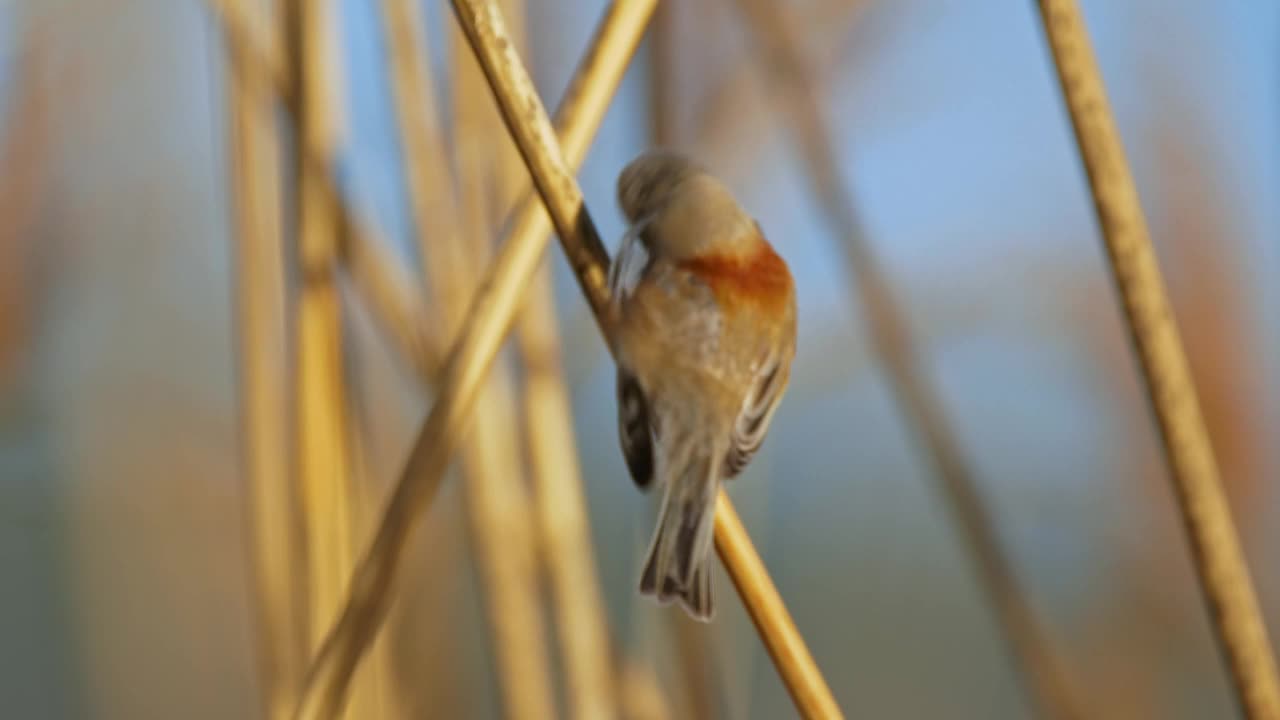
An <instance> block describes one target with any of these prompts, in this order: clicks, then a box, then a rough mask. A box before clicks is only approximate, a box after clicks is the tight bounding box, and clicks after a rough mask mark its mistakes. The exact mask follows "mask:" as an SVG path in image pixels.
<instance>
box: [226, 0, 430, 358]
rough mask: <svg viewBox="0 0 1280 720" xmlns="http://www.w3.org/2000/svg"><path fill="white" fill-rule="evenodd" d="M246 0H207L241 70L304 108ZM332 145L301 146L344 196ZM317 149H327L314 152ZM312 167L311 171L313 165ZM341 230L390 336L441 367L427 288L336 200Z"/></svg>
mask: <svg viewBox="0 0 1280 720" xmlns="http://www.w3.org/2000/svg"><path fill="white" fill-rule="evenodd" d="M242 1H243V0H208V2H209V4H210V6H211V7H212V9H213V10H214V12H215V13H216V14H217V16H218V19H219V21H220V22H221V24H222V26H223V29H224V32H225V34H226V36H227V40H228V43H229V44H230V45H231V46H232V47H233V51H234V52H236V53H237V54H239V55H240V56H241V57H242V58H243V60H242V61H241V62H240V63H238V68H239V70H238V71H240V72H246V73H251V74H253V75H255V76H262V79H261V80H260V81H262V82H267V83H269V84H270V86H271V87H272V88H273V89H274V90H275V92H276V93H278V94H279V96H280V97H281V100H282V101H283V103H284V105H285V107H286V108H288V109H289V110H291V111H293V112H294V113H295V115H296V113H297V112H298V111H299V107H298V95H297V93H296V92H295V85H294V78H293V77H291V75H290V74H289V72H288V70H289V69H288V67H287V66H286V64H285V60H284V56H283V53H282V52H281V51H280V49H279V48H280V47H282V46H283V45H284V44H285V43H273V42H271V41H270V40H269V39H268V37H267V36H266V33H265V32H263V31H262V30H260V29H259V23H258V22H257V18H256V16H255V15H253V14H249V13H247V12H246V11H245V10H244V9H243V8H242V7H241V5H240V3H241V2H242ZM332 149H333V148H319V149H316V148H310V147H302V148H301V150H302V151H303V152H304V153H305V154H304V155H303V157H302V162H303V163H307V164H315V165H316V166H317V169H316V170H315V171H314V172H316V173H317V174H318V175H319V176H320V177H321V178H322V180H323V182H324V184H325V188H326V190H325V191H326V192H327V193H330V194H332V195H333V196H334V197H338V198H340V197H341V196H342V191H341V189H340V188H339V187H338V186H337V183H336V182H335V178H336V171H335V167H334V166H335V164H336V160H337V159H336V157H334V156H333V154H332V152H331V151H332ZM312 150H317V151H318V152H319V151H323V152H324V153H326V154H322V155H321V154H313V153H311V151H312ZM309 172H311V171H309ZM335 212H336V213H337V220H336V222H337V223H338V224H339V227H340V228H341V230H340V233H339V253H340V255H339V259H340V260H341V261H342V264H343V266H344V267H345V268H346V270H347V271H348V272H349V274H350V275H351V279H352V281H353V282H354V285H355V289H356V292H357V295H358V297H359V298H360V299H361V300H362V301H363V302H364V303H365V305H366V306H367V307H368V310H369V311H370V314H371V315H372V316H373V319H374V321H375V322H376V324H377V327H378V329H379V331H380V332H382V333H383V334H384V335H386V336H387V338H388V339H389V340H390V342H391V344H392V346H393V347H395V348H397V350H398V351H399V354H400V355H401V356H402V357H404V358H406V359H407V360H408V361H409V363H410V365H411V366H412V369H413V370H415V371H416V372H418V373H420V374H422V375H424V376H425V377H427V378H431V377H433V376H434V374H435V373H436V372H438V370H439V366H440V363H441V361H442V358H441V349H440V346H439V337H438V334H436V333H435V332H433V331H432V328H430V327H428V326H426V325H424V324H423V321H422V318H424V317H426V313H424V312H423V308H422V306H423V302H422V289H421V288H420V287H417V286H415V284H414V282H413V279H412V278H411V277H409V276H408V275H406V273H405V272H404V271H403V269H402V268H401V266H400V263H399V262H398V261H397V260H396V258H395V257H394V255H393V254H392V253H391V251H390V246H389V245H388V244H387V243H386V241H385V240H384V239H383V238H382V237H381V236H379V235H378V234H377V233H375V232H374V231H373V229H372V227H370V225H369V224H368V223H367V222H365V221H364V220H363V219H361V218H360V217H358V216H357V215H356V213H355V212H354V211H353V210H352V209H351V205H349V204H348V203H345V202H339V203H337V204H336V206H335Z"/></svg>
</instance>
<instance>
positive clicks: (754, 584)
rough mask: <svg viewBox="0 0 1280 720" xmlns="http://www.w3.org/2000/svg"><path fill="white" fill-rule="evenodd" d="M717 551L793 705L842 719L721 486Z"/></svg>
mask: <svg viewBox="0 0 1280 720" xmlns="http://www.w3.org/2000/svg"><path fill="white" fill-rule="evenodd" d="M716 550H717V551H718V552H719V553H720V559H721V560H722V561H723V562H724V567H725V570H726V571H728V573H729V579H730V580H732V581H733V585H734V587H736V588H737V589H738V594H739V595H741V596H742V604H743V605H744V606H745V607H746V608H747V614H748V615H750V616H751V622H753V623H755V626H756V631H757V632H758V633H759V634H760V639H761V640H763V641H764V646H765V649H766V650H768V651H769V656H770V657H771V658H773V664H774V665H775V666H777V668H778V669H779V671H781V672H782V679H783V682H784V683H785V684H786V686H787V692H789V693H791V699H792V701H793V702H795V705H796V709H797V710H799V711H800V714H801V715H802V716H804V717H806V718H842V717H844V715H843V714H841V712H840V708H839V706H837V705H836V701H835V698H834V697H833V696H832V695H831V690H829V689H828V688H827V683H826V680H825V679H824V678H823V677H822V673H821V671H819V670H818V664H817V663H815V662H814V661H813V656H812V655H810V654H809V648H808V646H806V645H805V643H804V639H803V638H802V637H800V631H799V630H796V625H795V621H793V620H792V619H791V614H790V613H789V612H787V606H786V605H785V604H784V603H783V602H782V596H781V595H779V594H778V589H777V588H776V587H774V585H773V580H772V579H770V577H769V573H768V572H766V571H765V569H764V562H763V561H762V560H761V559H760V556H759V555H758V554H756V549H755V546H753V545H752V544H751V538H750V536H748V535H747V530H746V528H744V527H743V526H742V520H740V519H738V512H737V511H736V510H734V508H733V503H732V502H730V501H729V495H728V493H726V492H725V491H724V489H723V488H722V489H721V490H720V494H719V496H717V498H716Z"/></svg>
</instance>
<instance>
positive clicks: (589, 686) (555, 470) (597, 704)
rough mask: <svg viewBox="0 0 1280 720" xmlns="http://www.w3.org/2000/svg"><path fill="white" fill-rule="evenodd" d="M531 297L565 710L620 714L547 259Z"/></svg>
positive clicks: (529, 412)
mask: <svg viewBox="0 0 1280 720" xmlns="http://www.w3.org/2000/svg"><path fill="white" fill-rule="evenodd" d="M528 295H529V299H528V301H527V304H526V305H525V310H524V312H523V313H521V315H520V318H519V320H518V326H517V333H518V337H519V344H520V353H521V358H522V359H523V361H524V367H525V397H524V408H525V410H524V412H525V432H526V433H527V435H526V437H527V443H528V447H529V455H530V459H531V461H532V463H531V464H532V468H533V480H534V500H535V507H536V510H537V518H538V531H539V537H540V540H541V542H540V546H541V547H540V550H541V554H542V557H543V561H544V564H545V567H546V570H547V574H548V576H549V578H550V580H551V589H552V592H553V594H554V595H553V596H554V600H555V603H554V608H553V610H554V612H555V618H556V628H557V630H558V631H559V639H560V654H561V657H562V659H563V664H564V668H565V685H566V690H567V692H566V695H567V697H568V701H569V710H570V713H569V714H570V716H571V717H575V718H584V719H585V718H602V719H603V718H611V717H615V716H616V714H617V713H616V708H617V705H616V702H615V700H614V687H613V685H614V682H613V674H614V671H613V661H612V652H611V649H610V645H611V643H610V640H609V629H608V623H607V619H606V615H605V607H604V599H603V597H601V593H600V580H599V578H598V577H597V576H596V565H595V555H594V553H593V552H592V549H591V545H592V538H591V527H590V524H589V522H588V519H587V503H586V498H585V497H584V496H583V491H582V468H581V467H580V466H579V464H578V446H577V442H576V441H575V439H574V431H573V414H572V410H571V401H570V398H569V392H568V389H567V388H566V387H565V384H564V367H563V365H562V362H561V359H560V333H559V329H558V327H557V323H556V308H555V295H554V288H553V287H552V282H551V266H550V263H548V262H545V261H544V262H543V263H542V265H541V267H540V268H539V270H538V272H537V273H536V274H535V275H534V278H533V281H532V283H531V285H530V287H529V290H528Z"/></svg>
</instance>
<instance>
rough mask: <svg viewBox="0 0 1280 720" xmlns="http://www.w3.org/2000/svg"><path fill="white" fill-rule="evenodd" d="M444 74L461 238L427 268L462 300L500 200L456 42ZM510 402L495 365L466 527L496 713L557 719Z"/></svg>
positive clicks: (509, 379)
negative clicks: (458, 286) (485, 625)
mask: <svg viewBox="0 0 1280 720" xmlns="http://www.w3.org/2000/svg"><path fill="white" fill-rule="evenodd" d="M452 67H453V71H454V80H453V96H454V98H453V113H454V120H453V138H452V139H453V150H454V167H455V168H456V169H457V172H458V174H459V177H458V186H459V190H460V196H461V197H460V200H461V202H460V206H459V209H460V211H461V214H460V221H461V222H460V223H459V227H460V228H461V229H462V232H461V233H459V234H457V235H455V236H453V237H441V238H436V239H435V245H436V246H439V245H440V244H441V243H443V242H450V241H452V242H454V243H456V244H457V245H458V247H457V249H456V252H455V256H456V259H457V260H458V261H460V262H461V264H462V266H461V267H456V268H451V267H447V266H446V265H445V264H444V263H435V262H433V263H431V266H432V267H433V268H436V270H435V273H434V274H433V279H439V278H441V276H442V275H443V276H450V275H452V276H456V277H461V278H465V279H466V283H467V284H466V286H465V287H464V291H465V292H466V294H467V296H468V297H469V296H470V295H471V294H473V293H474V290H475V285H474V283H475V277H476V275H477V274H478V273H479V271H480V268H482V267H483V263H485V262H487V261H488V255H489V253H490V249H491V248H490V246H491V244H492V242H493V240H492V237H493V235H494V234H495V233H494V230H493V228H494V226H495V223H496V222H497V220H500V218H499V219H494V218H493V217H492V216H493V208H494V206H495V201H498V202H500V200H499V198H498V195H499V193H498V192H497V185H498V182H499V177H498V153H497V150H498V144H499V143H502V142H503V135H502V134H501V128H500V126H499V125H498V120H497V117H496V116H495V113H494V111H493V107H492V103H491V101H490V100H489V99H488V97H487V93H486V91H485V83H484V77H483V76H481V74H480V70H479V68H478V67H477V66H476V62H475V58H473V57H472V56H471V53H470V51H469V50H468V49H467V47H466V44H465V43H464V42H462V41H461V38H456V39H455V41H454V43H453V59H452ZM435 164H436V165H437V166H438V165H439V163H438V162H437V163H435ZM503 207H504V208H505V205H503ZM466 311H467V307H466V304H465V302H458V303H456V304H454V305H452V306H450V307H448V308H446V309H445V312H446V313H448V315H449V318H448V322H447V323H446V327H448V328H450V330H449V333H450V336H451V337H452V336H453V335H454V334H455V333H456V330H457V328H458V326H460V325H461V324H462V322H464V321H465V319H466ZM516 403H517V399H516V392H515V380H514V377H513V376H512V373H511V367H510V366H509V365H508V364H507V363H502V362H500V363H498V365H497V367H494V368H493V369H492V371H491V372H490V373H489V378H488V380H487V382H486V383H485V386H484V388H483V389H482V390H481V391H480V397H479V398H478V399H477V402H476V408H475V421H474V423H473V427H474V428H475V429H474V430H473V431H472V433H471V435H470V437H469V438H467V439H466V441H465V442H464V443H463V446H462V452H461V457H462V463H463V468H464V470H465V473H464V475H465V477H464V491H465V492H464V498H465V500H466V503H465V504H466V510H467V517H468V529H469V530H470V534H471V541H472V542H471V546H472V548H473V549H474V550H475V552H476V561H477V562H476V564H477V566H478V568H479V570H480V575H481V578H482V580H483V584H484V588H485V597H484V600H485V602H484V607H485V609H486V611H487V612H488V617H489V632H490V636H491V640H492V643H493V648H494V657H495V659H496V661H497V668H498V679H499V685H500V687H501V688H502V691H503V696H504V709H505V713H506V715H507V716H508V717H511V718H516V719H521V718H528V719H529V720H536V719H537V718H550V717H554V716H556V715H557V713H556V709H555V708H556V703H555V695H554V691H553V684H552V679H551V674H550V670H549V668H550V662H549V659H550V658H549V656H548V654H547V647H548V645H547V632H546V627H545V625H544V623H543V607H542V594H541V588H540V582H539V579H540V578H539V575H538V557H537V536H536V534H535V522H534V513H533V501H532V497H531V496H530V487H529V484H528V478H527V477H526V471H525V468H524V467H523V447H522V446H521V443H520V431H519V414H518V408H517V404H516Z"/></svg>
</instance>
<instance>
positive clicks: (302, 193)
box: [290, 0, 351, 649]
mask: <svg viewBox="0 0 1280 720" xmlns="http://www.w3.org/2000/svg"><path fill="white" fill-rule="evenodd" d="M292 1H293V8H292V14H291V17H290V22H291V24H292V27H291V34H292V37H291V39H290V40H291V44H292V48H291V49H292V51H293V65H294V68H293V72H294V76H295V80H294V83H293V85H294V87H295V88H298V90H299V96H300V98H299V99H300V105H301V107H300V110H301V112H299V113H298V114H297V115H296V120H297V123H298V142H299V146H300V148H301V150H300V152H299V153H298V154H299V156H300V157H304V158H305V157H312V156H317V157H332V156H333V154H334V153H335V148H336V146H337V143H338V132H339V131H338V128H337V127H335V126H334V124H333V122H332V116H331V115H330V113H331V108H332V107H333V106H336V105H337V103H338V99H337V98H336V97H335V90H334V87H333V84H332V78H331V77H329V73H328V72H327V71H328V70H329V67H328V64H329V63H330V62H331V54H332V52H333V49H334V38H333V32H334V30H335V28H333V27H332V24H331V23H332V17H331V15H332V14H333V13H334V12H335V8H334V7H333V4H332V3H331V2H309V1H308V0H292ZM328 190H329V188H328V187H327V186H326V183H325V181H324V179H323V178H322V177H321V175H320V173H319V172H318V171H317V168H316V167H315V166H313V165H311V164H309V163H306V162H300V163H299V169H298V191H297V192H298V225H297V227H298V258H299V262H300V263H301V269H300V272H299V296H298V307H297V310H298V332H299V338H298V339H299V344H298V365H299V367H298V370H297V382H298V389H297V393H298V398H297V400H298V404H299V405H298V411H297V419H298V425H299V431H298V434H299V437H298V451H299V453H300V458H299V463H298V466H299V472H300V475H301V484H302V492H303V497H304V503H305V507H306V510H307V523H308V538H307V540H308V552H309V562H308V570H309V573H310V583H311V593H310V595H311V603H312V604H311V647H312V648H313V649H314V648H315V647H317V646H318V644H319V642H320V640H321V638H322V637H323V633H324V630H325V629H326V628H327V627H328V625H329V623H331V622H332V618H333V617H335V616H336V613H337V609H338V601H339V599H340V598H341V592H342V585H343V582H344V580H345V577H344V575H343V571H344V570H345V568H346V567H347V566H348V565H349V564H350V557H349V555H350V548H351V527H350V522H351V519H350V517H349V516H348V503H347V499H348V498H347V493H348V485H347V482H348V477H349V476H350V472H351V458H350V454H349V450H350V448H349V446H348V443H349V440H350V435H349V432H350V428H349V426H348V418H347V403H346V399H345V397H344V393H343V383H344V379H345V378H344V373H343V370H342V328H341V312H340V308H339V305H338V290H337V287H336V284H335V276H334V272H335V269H336V262H337V254H338V244H337V232H336V231H337V227H336V223H335V218H334V212H333V206H334V200H335V198H334V197H333V195H332V193H330V192H328Z"/></svg>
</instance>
